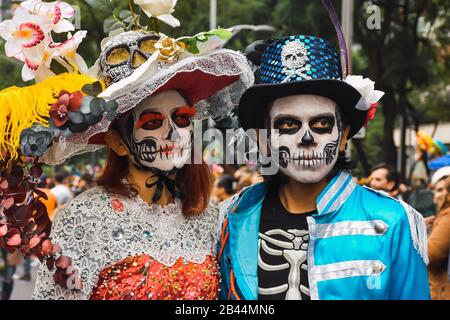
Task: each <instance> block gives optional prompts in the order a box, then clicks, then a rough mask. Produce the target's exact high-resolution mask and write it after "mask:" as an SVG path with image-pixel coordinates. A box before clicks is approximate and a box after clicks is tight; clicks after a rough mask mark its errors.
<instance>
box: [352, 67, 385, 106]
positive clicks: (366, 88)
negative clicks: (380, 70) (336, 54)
mask: <svg viewBox="0 0 450 320" xmlns="http://www.w3.org/2000/svg"><path fill="white" fill-rule="evenodd" d="M345 82H347V83H348V84H349V85H351V86H352V87H353V88H355V89H356V90H358V92H359V93H360V94H361V96H362V97H363V98H364V99H361V100H360V101H359V102H358V104H357V105H356V109H358V110H362V111H367V110H369V108H370V106H371V105H373V104H374V103H377V102H378V100H380V99H381V97H383V96H384V92H383V91H379V90H375V82H373V81H372V80H370V79H369V78H363V77H362V76H357V75H350V76H347V78H345Z"/></svg>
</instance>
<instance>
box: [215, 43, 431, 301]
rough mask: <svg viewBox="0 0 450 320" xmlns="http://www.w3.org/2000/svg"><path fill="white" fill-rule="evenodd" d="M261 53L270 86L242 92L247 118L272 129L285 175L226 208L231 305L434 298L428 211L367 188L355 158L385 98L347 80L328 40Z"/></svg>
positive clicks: (225, 272) (272, 146)
mask: <svg viewBox="0 0 450 320" xmlns="http://www.w3.org/2000/svg"><path fill="white" fill-rule="evenodd" d="M250 48H252V51H251V52H249V54H248V56H249V58H250V59H253V60H252V61H253V62H254V64H256V65H258V66H259V69H258V78H259V79H258V80H259V83H258V84H256V85H254V86H253V87H251V88H250V89H248V90H247V91H246V92H245V93H244V95H243V96H242V98H241V101H240V104H239V120H240V122H241V124H242V126H243V128H244V129H246V130H247V129H250V128H257V129H266V130H267V131H268V132H269V138H268V146H269V148H268V149H269V151H268V153H270V156H271V160H272V161H273V162H275V163H276V164H278V165H279V171H278V173H275V175H274V173H273V172H272V173H266V181H265V182H263V183H260V184H257V185H254V186H251V187H249V188H247V189H245V190H243V191H242V192H241V193H240V194H238V195H236V196H235V197H233V198H232V199H231V200H229V201H227V203H223V204H221V205H220V208H221V210H222V211H223V213H222V214H224V215H225V217H226V219H225V221H224V224H223V228H222V237H221V245H220V248H221V250H220V254H219V259H220V271H221V274H222V284H221V298H222V299H263V300H266V299H283V300H284V299H286V300H304V299H314V300H316V299H428V298H429V289H428V285H427V283H428V281H427V274H426V263H427V260H428V258H427V250H426V248H427V244H426V242H427V234H426V227H425V224H424V222H423V219H422V217H421V215H420V214H419V213H418V212H416V211H415V210H414V209H413V208H411V207H410V206H408V205H407V204H406V203H403V202H401V201H398V200H396V199H393V198H390V197H389V196H388V195H387V194H384V193H380V192H377V191H375V190H372V189H369V188H365V187H361V186H358V185H356V183H355V182H354V180H353V178H352V176H351V175H350V172H349V168H350V166H349V164H350V161H349V159H346V158H345V148H346V144H347V141H348V139H350V138H351V137H353V136H354V135H355V134H356V133H357V132H358V131H359V130H360V129H361V127H362V126H363V125H364V124H365V122H366V117H367V115H368V113H369V109H370V108H373V104H374V103H376V102H377V101H378V99H380V98H381V96H382V92H379V91H376V90H374V84H373V82H371V81H370V80H369V79H363V78H362V77H360V76H347V77H345V72H340V71H339V62H338V58H337V57H338V55H337V53H336V52H335V50H334V48H333V47H332V45H331V44H329V43H328V42H326V41H325V40H323V39H320V38H317V37H313V36H303V35H300V36H289V37H285V38H282V39H279V40H272V41H271V42H270V43H269V42H267V43H261V42H260V43H258V44H256V45H252V46H251V47H250ZM255 58H256V59H255ZM343 77H344V78H343ZM258 114H260V115H261V116H260V117H259V118H257V117H255V115H258ZM261 131H263V130H260V133H261ZM260 137H261V135H260ZM260 139H261V138H260ZM259 142H261V140H260V141H259ZM263 151H264V150H263ZM270 168H273V166H270ZM263 169H264V168H263ZM263 172H264V171H263ZM270 174H271V176H270Z"/></svg>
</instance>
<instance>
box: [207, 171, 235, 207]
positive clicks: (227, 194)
mask: <svg viewBox="0 0 450 320" xmlns="http://www.w3.org/2000/svg"><path fill="white" fill-rule="evenodd" d="M235 188H236V180H235V179H234V178H233V177H232V176H230V175H228V174H224V175H223V176H221V177H219V178H218V179H217V180H216V181H215V182H214V187H213V192H212V197H213V199H214V200H215V201H216V202H222V201H225V200H227V199H229V198H231V197H232V196H233V195H234V193H235Z"/></svg>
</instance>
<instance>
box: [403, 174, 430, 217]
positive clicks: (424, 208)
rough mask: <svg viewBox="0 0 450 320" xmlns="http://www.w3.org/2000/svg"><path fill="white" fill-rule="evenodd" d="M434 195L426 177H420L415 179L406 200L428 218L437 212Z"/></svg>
mask: <svg viewBox="0 0 450 320" xmlns="http://www.w3.org/2000/svg"><path fill="white" fill-rule="evenodd" d="M433 197H434V195H433V191H431V190H429V189H428V187H427V182H426V181H425V179H418V180H416V181H415V183H414V186H413V188H412V191H411V193H410V195H409V197H408V199H406V200H407V202H408V203H409V205H411V206H412V207H413V208H414V209H416V210H417V211H419V212H420V213H421V214H422V215H423V216H424V217H425V218H426V217H431V216H434V214H435V213H436V206H435V204H434V202H433Z"/></svg>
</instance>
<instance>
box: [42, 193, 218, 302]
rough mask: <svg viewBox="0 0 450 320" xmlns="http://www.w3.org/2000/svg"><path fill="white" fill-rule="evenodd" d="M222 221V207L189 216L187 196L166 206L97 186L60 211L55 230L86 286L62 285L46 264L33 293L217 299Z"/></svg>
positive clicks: (61, 296)
mask: <svg viewBox="0 0 450 320" xmlns="http://www.w3.org/2000/svg"><path fill="white" fill-rule="evenodd" d="M220 220H221V219H220V218H219V213H218V210H217V207H215V206H210V207H208V208H207V209H206V210H205V212H204V213H203V214H201V215H199V216H195V217H190V218H186V217H185V216H184V215H183V214H182V209H181V203H180V201H176V202H175V203H172V204H169V205H168V206H166V207H164V208H162V207H160V206H159V205H148V204H147V203H145V202H144V201H142V200H141V198H140V197H139V196H137V197H135V198H133V199H129V198H126V197H122V196H116V195H112V194H109V193H107V192H106V191H105V190H104V189H103V188H101V187H95V188H93V189H90V190H88V191H86V192H85V193H83V194H81V195H80V196H78V197H77V198H75V199H74V200H72V201H71V202H69V203H68V204H66V205H65V206H64V207H63V209H62V210H60V211H59V212H58V213H57V215H56V218H55V221H54V223H53V227H52V232H51V239H52V242H53V243H56V244H58V245H60V246H61V248H62V254H63V255H65V256H68V257H70V258H71V259H72V264H73V266H74V267H75V270H77V271H78V272H79V276H80V278H81V280H82V282H83V287H82V289H81V290H69V289H64V288H63V287H61V286H60V285H57V284H55V282H54V280H53V273H52V272H50V271H49V270H48V269H47V267H46V266H45V265H42V266H41V267H40V269H39V272H38V276H37V283H36V287H35V290H34V294H33V298H34V299H133V298H134V299H214V298H216V297H217V290H218V283H219V273H218V266H217V261H216V259H215V256H216V250H217V242H218V237H219V234H220V225H221V221H220ZM111 275H114V276H111ZM194 278H195V279H194ZM161 279H164V280H161Z"/></svg>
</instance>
